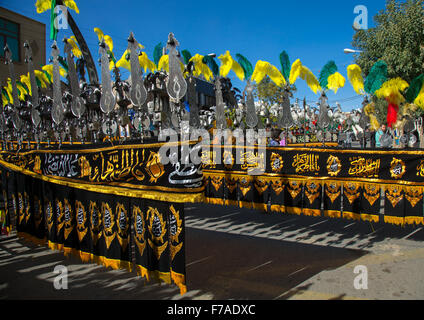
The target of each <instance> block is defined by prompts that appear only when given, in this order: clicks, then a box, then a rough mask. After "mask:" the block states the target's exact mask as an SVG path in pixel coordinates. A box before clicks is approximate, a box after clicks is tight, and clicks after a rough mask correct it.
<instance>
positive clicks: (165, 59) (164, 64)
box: [158, 54, 169, 72]
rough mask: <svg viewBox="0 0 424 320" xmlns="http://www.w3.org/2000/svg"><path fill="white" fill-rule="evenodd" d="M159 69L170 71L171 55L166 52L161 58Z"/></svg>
mask: <svg viewBox="0 0 424 320" xmlns="http://www.w3.org/2000/svg"><path fill="white" fill-rule="evenodd" d="M158 69H159V70H162V71H166V72H169V56H168V55H167V54H164V55H163V56H162V57H161V58H160V59H159V63H158Z"/></svg>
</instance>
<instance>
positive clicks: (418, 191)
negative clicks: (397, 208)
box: [405, 187, 423, 208]
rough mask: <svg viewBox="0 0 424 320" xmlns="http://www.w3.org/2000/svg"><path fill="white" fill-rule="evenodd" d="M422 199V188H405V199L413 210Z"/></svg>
mask: <svg viewBox="0 0 424 320" xmlns="http://www.w3.org/2000/svg"><path fill="white" fill-rule="evenodd" d="M422 198H423V187H410V188H405V199H406V200H408V202H409V203H410V204H411V207H412V208H415V206H416V205H417V203H418V202H420V201H421V199H422Z"/></svg>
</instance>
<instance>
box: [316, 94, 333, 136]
mask: <svg viewBox="0 0 424 320" xmlns="http://www.w3.org/2000/svg"><path fill="white" fill-rule="evenodd" d="M319 105H320V108H319V116H318V126H319V127H320V128H322V129H326V128H328V126H329V125H330V121H331V120H330V117H329V115H328V108H329V105H328V98H327V96H326V95H325V93H324V92H323V93H322V95H321V97H320V98H319Z"/></svg>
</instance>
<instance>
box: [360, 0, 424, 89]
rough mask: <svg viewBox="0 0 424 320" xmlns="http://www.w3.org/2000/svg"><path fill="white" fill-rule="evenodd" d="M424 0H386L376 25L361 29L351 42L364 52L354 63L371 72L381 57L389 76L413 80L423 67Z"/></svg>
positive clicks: (364, 70) (366, 72)
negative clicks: (401, 0)
mask: <svg viewBox="0 0 424 320" xmlns="http://www.w3.org/2000/svg"><path fill="white" fill-rule="evenodd" d="M423 4H424V0H406V1H404V2H400V1H396V0H387V1H386V8H385V9H384V10H381V11H380V12H379V13H378V14H377V15H376V16H375V17H374V21H375V27H374V28H370V29H368V30H359V31H357V32H356V34H355V35H354V37H353V42H352V45H353V47H354V48H356V49H357V50H360V51H363V52H362V53H360V54H359V55H356V56H355V62H356V63H357V64H358V65H359V66H360V67H361V68H362V70H363V72H364V74H365V75H368V73H369V71H370V69H371V67H372V66H373V65H374V63H376V62H377V61H378V60H380V59H382V60H384V61H385V62H386V63H387V65H388V76H389V78H395V77H401V78H402V79H404V80H406V81H407V82H408V83H410V82H411V81H412V80H413V79H414V78H415V77H417V76H419V75H420V74H421V73H423V69H424V6H423Z"/></svg>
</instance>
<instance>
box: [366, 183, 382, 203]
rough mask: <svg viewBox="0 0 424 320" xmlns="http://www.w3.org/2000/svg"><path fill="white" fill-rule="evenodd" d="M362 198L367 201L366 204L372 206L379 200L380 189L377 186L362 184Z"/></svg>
mask: <svg viewBox="0 0 424 320" xmlns="http://www.w3.org/2000/svg"><path fill="white" fill-rule="evenodd" d="M363 191H364V192H363V195H364V198H365V199H367V200H368V203H369V204H370V205H371V206H373V205H374V203H375V202H376V201H377V200H378V199H380V196H381V188H380V186H378V185H374V184H368V183H364V185H363Z"/></svg>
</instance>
